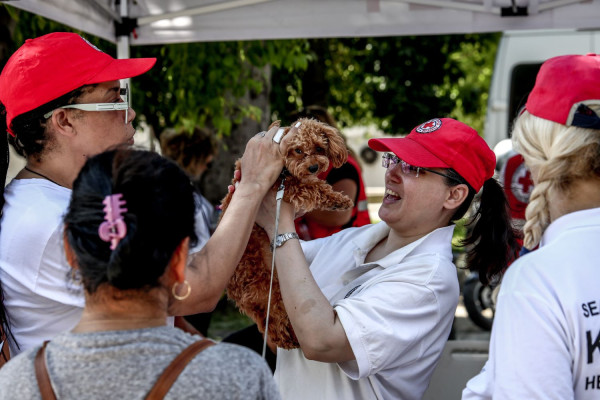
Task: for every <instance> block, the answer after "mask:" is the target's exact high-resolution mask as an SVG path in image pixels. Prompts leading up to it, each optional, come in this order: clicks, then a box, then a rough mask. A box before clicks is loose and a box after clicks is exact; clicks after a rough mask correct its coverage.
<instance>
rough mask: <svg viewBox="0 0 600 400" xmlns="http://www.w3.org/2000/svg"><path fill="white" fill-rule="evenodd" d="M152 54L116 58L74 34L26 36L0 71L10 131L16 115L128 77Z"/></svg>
mask: <svg viewBox="0 0 600 400" xmlns="http://www.w3.org/2000/svg"><path fill="white" fill-rule="evenodd" d="M155 62H156V58H130V59H115V58H113V57H111V56H109V55H108V54H106V53H104V52H102V51H101V50H99V49H98V48H97V47H96V46H94V45H92V44H91V43H90V42H88V41H87V40H85V39H84V38H82V37H81V36H79V35H78V34H76V33H68V32H55V33H50V34H48V35H44V36H40V37H38V38H35V39H27V40H26V41H25V43H24V44H23V45H22V46H21V47H20V48H19V49H18V50H17V51H16V52H15V53H14V54H13V55H12V56H11V57H10V59H9V60H8V62H7V63H6V65H5V66H4V69H3V70H2V74H0V101H1V102H2V103H3V104H4V106H5V107H6V125H7V126H8V132H9V133H10V134H13V133H12V130H11V123H12V120H13V118H14V117H16V116H18V115H21V114H23V113H26V112H28V111H31V110H34V109H36V108H37V107H39V106H41V105H44V104H46V103H48V102H49V101H51V100H54V99H57V98H58V97H60V96H62V95H65V94H67V93H69V92H70V91H72V90H75V89H77V88H79V87H81V86H83V85H90V84H94V83H101V82H107V81H114V80H119V79H125V78H131V77H134V76H137V75H140V74H143V73H144V72H146V71H148V70H149V69H150V68H152V66H153V65H154V63H155Z"/></svg>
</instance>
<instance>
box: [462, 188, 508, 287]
mask: <svg viewBox="0 0 600 400" xmlns="http://www.w3.org/2000/svg"><path fill="white" fill-rule="evenodd" d="M467 227H468V228H470V229H469V231H470V232H469V234H468V236H467V237H466V238H465V239H464V240H463V241H462V242H461V244H462V245H463V246H467V247H468V248H469V250H467V268H468V269H469V270H471V271H478V272H479V280H480V281H481V282H482V283H483V284H490V283H497V282H498V281H499V280H500V278H501V276H502V274H503V273H504V271H506V268H507V267H508V265H509V264H510V263H511V262H512V261H513V260H514V259H515V258H516V257H517V255H518V251H519V244H518V239H519V238H520V234H519V232H518V231H517V230H516V229H515V228H514V227H513V226H512V223H511V218H510V208H509V205H508V201H507V200H506V196H505V194H504V190H503V189H502V187H501V186H500V184H499V183H498V182H497V181H496V180H495V179H494V178H491V179H488V180H487V181H485V183H484V184H483V189H482V192H481V198H480V200H479V206H478V208H477V211H476V212H475V214H474V215H473V217H472V218H471V220H470V221H469V222H468V223H467Z"/></svg>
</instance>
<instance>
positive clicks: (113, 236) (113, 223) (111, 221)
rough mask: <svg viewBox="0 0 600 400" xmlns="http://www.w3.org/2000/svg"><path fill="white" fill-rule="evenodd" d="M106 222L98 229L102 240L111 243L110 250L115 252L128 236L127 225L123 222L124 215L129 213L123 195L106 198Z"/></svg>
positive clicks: (118, 194)
mask: <svg viewBox="0 0 600 400" xmlns="http://www.w3.org/2000/svg"><path fill="white" fill-rule="evenodd" d="M102 203H104V205H105V207H104V222H103V223H102V224H100V227H99V228H98V235H99V236H100V239H102V240H104V241H105V242H110V249H111V250H114V249H115V248H116V247H117V245H118V244H119V241H120V240H121V239H123V238H124V237H125V235H126V234H127V225H126V224H125V221H123V213H125V212H127V209H126V208H122V207H121V206H124V205H125V200H123V195H122V194H121V193H117V194H111V195H108V196H106V197H105V198H104V200H103V201H102Z"/></svg>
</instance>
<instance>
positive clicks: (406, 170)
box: [381, 153, 462, 183]
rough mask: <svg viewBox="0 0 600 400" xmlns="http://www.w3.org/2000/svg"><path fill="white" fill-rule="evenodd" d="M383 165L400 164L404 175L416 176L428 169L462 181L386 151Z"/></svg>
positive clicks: (383, 156) (382, 161) (390, 166)
mask: <svg viewBox="0 0 600 400" xmlns="http://www.w3.org/2000/svg"><path fill="white" fill-rule="evenodd" d="M381 165H382V166H383V167H384V168H393V167H395V166H396V165H400V170H401V171H402V173H403V174H404V175H411V176H414V177H415V178H418V177H419V172H421V171H427V172H431V173H432V174H436V175H439V176H443V177H444V178H448V179H450V180H453V181H456V182H458V183H462V182H460V181H459V180H458V179H456V178H454V177H452V176H450V175H446V174H442V173H441V172H437V171H434V170H432V169H429V168H424V167H416V166H414V165H411V164H409V163H407V162H406V161H404V160H403V159H401V158H400V157H398V156H396V155H395V154H392V153H384V154H383V155H382V156H381Z"/></svg>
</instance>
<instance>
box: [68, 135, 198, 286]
mask: <svg viewBox="0 0 600 400" xmlns="http://www.w3.org/2000/svg"><path fill="white" fill-rule="evenodd" d="M116 193H121V194H122V195H123V198H122V199H123V200H124V201H125V202H126V204H125V206H124V208H126V209H127V211H126V212H125V213H124V214H123V220H124V221H125V224H126V225H127V234H126V235H125V237H124V238H123V239H121V240H120V241H119V243H118V245H117V246H116V248H115V249H114V250H111V249H110V243H109V242H105V241H103V240H102V239H101V238H100V236H99V235H98V228H99V226H100V224H101V223H102V222H104V215H105V213H104V211H103V209H104V204H103V203H102V201H103V200H104V198H105V197H106V196H107V195H111V194H116ZM192 193H193V189H192V185H191V183H190V180H189V178H188V177H187V176H186V175H185V174H184V173H183V171H182V170H181V169H180V168H179V167H178V166H177V165H176V164H175V163H173V162H172V161H170V160H167V159H166V158H163V157H161V156H160V155H158V154H156V153H153V152H148V151H144V150H135V149H131V148H123V147H121V148H117V149H113V150H109V151H107V152H104V153H101V154H99V155H97V156H94V157H92V158H90V159H89V160H88V161H87V162H86V164H85V165H84V167H83V168H82V170H81V172H80V173H79V175H78V177H77V179H76V180H75V182H74V184H73V194H72V196H71V203H70V205H69V209H68V211H67V214H66V215H65V217H64V222H65V236H66V239H67V240H68V243H69V245H70V246H71V248H72V250H73V252H74V254H75V259H76V262H77V267H78V269H79V273H80V274H81V278H82V282H83V285H84V287H85V289H86V291H87V292H88V293H94V292H95V291H96V290H97V289H98V287H99V286H100V285H102V284H105V283H107V284H109V285H112V286H114V287H116V288H117V289H120V290H128V289H149V288H153V287H157V286H159V278H160V277H161V276H162V275H163V274H164V272H165V269H166V267H167V265H168V263H169V261H170V259H171V257H172V255H173V253H174V251H175V250H176V248H177V246H178V245H179V243H181V241H182V240H183V239H185V238H186V237H189V238H190V246H194V245H195V244H196V242H197V237H196V234H195V232H194V208H195V207H194V199H193V194H192Z"/></svg>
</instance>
